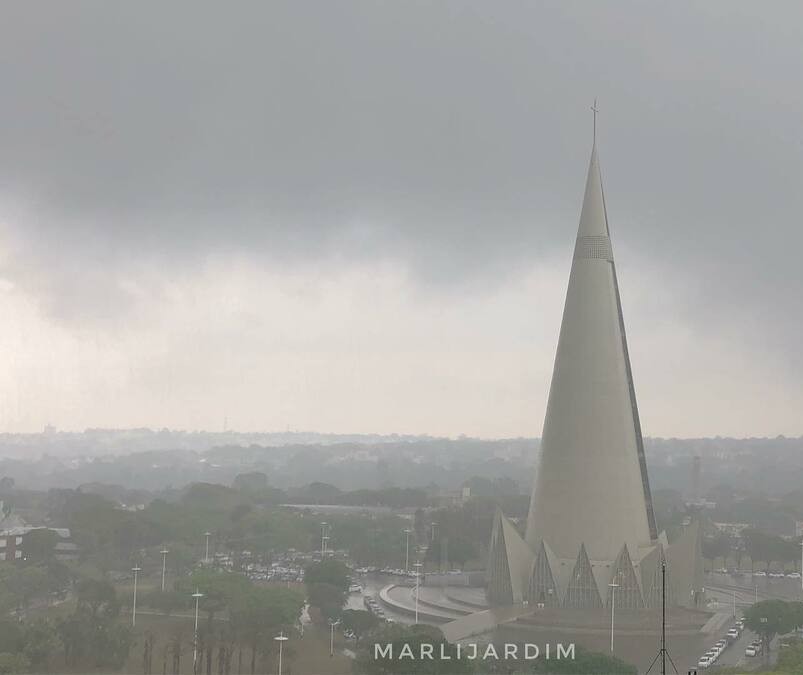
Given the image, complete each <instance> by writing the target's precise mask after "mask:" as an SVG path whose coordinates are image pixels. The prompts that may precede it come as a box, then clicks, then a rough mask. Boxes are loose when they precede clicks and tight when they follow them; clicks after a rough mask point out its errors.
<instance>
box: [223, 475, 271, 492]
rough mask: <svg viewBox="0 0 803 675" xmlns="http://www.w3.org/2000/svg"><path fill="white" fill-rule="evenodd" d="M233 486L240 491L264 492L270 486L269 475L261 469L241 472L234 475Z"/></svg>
mask: <svg viewBox="0 0 803 675" xmlns="http://www.w3.org/2000/svg"><path fill="white" fill-rule="evenodd" d="M231 486H232V487H233V488H234V489H235V490H239V491H240V492H263V491H264V490H267V488H268V477H267V476H266V475H265V474H264V473H262V472H261V471H251V472H249V473H240V474H237V475H236V476H235V477H234V482H233V483H232V484H231Z"/></svg>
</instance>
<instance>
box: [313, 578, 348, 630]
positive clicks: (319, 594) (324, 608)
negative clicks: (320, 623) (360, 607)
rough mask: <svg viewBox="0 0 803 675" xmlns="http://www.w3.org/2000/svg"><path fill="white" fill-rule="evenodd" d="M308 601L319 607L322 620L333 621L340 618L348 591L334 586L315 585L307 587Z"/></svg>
mask: <svg viewBox="0 0 803 675" xmlns="http://www.w3.org/2000/svg"><path fill="white" fill-rule="evenodd" d="M307 599H308V600H309V604H310V605H311V606H312V607H317V608H318V611H319V612H320V614H321V618H322V619H324V620H325V621H332V620H334V619H337V618H338V617H339V616H340V613H341V611H342V610H343V605H344V604H345V602H346V591H344V590H342V589H341V588H338V587H337V586H333V585H332V584H325V583H315V584H309V585H308V586H307Z"/></svg>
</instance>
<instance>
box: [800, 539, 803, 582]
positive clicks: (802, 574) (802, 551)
mask: <svg viewBox="0 0 803 675" xmlns="http://www.w3.org/2000/svg"><path fill="white" fill-rule="evenodd" d="M800 588H801V590H803V541H801V542H800Z"/></svg>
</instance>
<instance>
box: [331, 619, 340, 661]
mask: <svg viewBox="0 0 803 675" xmlns="http://www.w3.org/2000/svg"><path fill="white" fill-rule="evenodd" d="M339 623H340V619H338V620H337V621H330V622H329V628H330V630H331V631H332V632H331V635H330V636H329V656H330V657H332V656H334V655H335V626H337V624H339Z"/></svg>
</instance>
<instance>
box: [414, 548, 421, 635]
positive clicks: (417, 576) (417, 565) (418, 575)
mask: <svg viewBox="0 0 803 675" xmlns="http://www.w3.org/2000/svg"><path fill="white" fill-rule="evenodd" d="M413 567H415V622H416V624H418V593H419V591H420V588H421V587H420V585H419V581H420V579H421V563H420V562H414V563H413Z"/></svg>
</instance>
